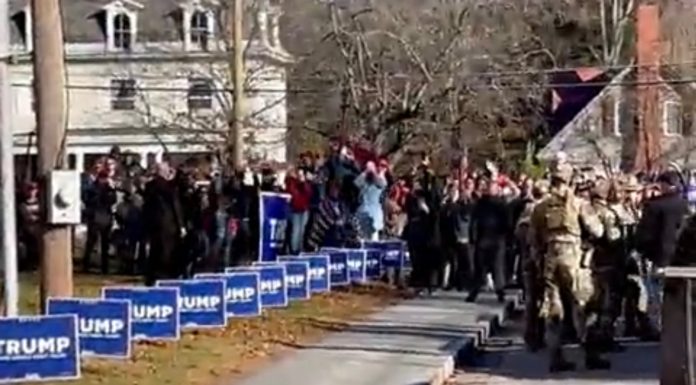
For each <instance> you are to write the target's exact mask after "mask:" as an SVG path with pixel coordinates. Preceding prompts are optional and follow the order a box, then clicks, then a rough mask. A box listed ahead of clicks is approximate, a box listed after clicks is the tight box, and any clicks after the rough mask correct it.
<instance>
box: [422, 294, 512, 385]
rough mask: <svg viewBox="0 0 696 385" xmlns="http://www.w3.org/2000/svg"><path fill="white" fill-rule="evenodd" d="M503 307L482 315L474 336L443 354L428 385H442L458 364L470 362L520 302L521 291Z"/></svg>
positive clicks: (454, 345)
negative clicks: (498, 310)
mask: <svg viewBox="0 0 696 385" xmlns="http://www.w3.org/2000/svg"><path fill="white" fill-rule="evenodd" d="M510 297H511V298H510V299H508V300H507V302H506V304H505V307H504V308H503V309H502V311H500V312H494V313H491V314H486V315H483V316H482V317H481V318H482V319H481V320H479V321H478V322H477V326H478V330H477V331H476V332H475V335H472V336H467V337H464V338H461V339H459V340H458V341H455V342H454V343H452V344H451V347H450V348H449V349H447V351H446V352H445V356H444V357H443V358H444V362H443V363H442V365H441V366H440V367H439V368H437V369H435V371H434V373H432V374H431V375H430V380H429V382H428V384H429V385H443V384H445V383H446V382H447V380H449V379H450V378H451V377H452V376H453V375H454V371H455V369H456V367H457V365H458V364H462V363H467V362H472V361H473V360H474V358H475V356H476V353H477V350H478V348H479V347H480V346H482V345H483V344H485V343H486V341H487V340H488V338H490V336H491V335H492V334H494V333H495V332H496V331H497V330H498V329H499V328H500V327H501V325H502V324H503V323H504V322H505V321H506V320H507V318H508V317H509V316H510V314H511V313H512V312H513V311H514V310H515V309H517V308H518V307H519V306H520V304H521V302H522V293H521V291H514V292H513V293H511V296H510Z"/></svg>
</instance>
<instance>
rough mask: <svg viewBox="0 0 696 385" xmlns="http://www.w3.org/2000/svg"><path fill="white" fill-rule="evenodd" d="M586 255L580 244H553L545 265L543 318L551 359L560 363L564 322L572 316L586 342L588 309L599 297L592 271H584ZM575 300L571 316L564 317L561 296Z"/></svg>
mask: <svg viewBox="0 0 696 385" xmlns="http://www.w3.org/2000/svg"><path fill="white" fill-rule="evenodd" d="M582 258H583V254H582V250H581V247H580V244H579V243H560V242H559V243H551V244H549V245H548V249H547V252H546V255H545V257H544V262H543V264H542V275H543V282H544V286H543V290H544V294H543V302H542V305H541V309H540V312H539V314H540V316H541V317H542V318H544V319H545V320H546V339H547V345H548V347H549V353H550V354H551V359H554V360H555V359H558V358H559V353H560V351H561V344H562V340H561V338H562V331H563V330H562V329H563V318H564V317H566V316H571V317H572V319H573V324H574V326H575V329H576V331H577V334H578V337H579V338H580V340H581V341H582V342H585V341H586V337H587V331H588V326H589V325H590V324H591V323H592V322H591V320H589V319H588V312H587V305H588V303H589V302H590V301H591V300H592V299H593V297H594V296H595V288H594V284H595V282H594V280H593V277H592V273H591V271H590V270H589V269H586V268H581V262H582ZM562 293H566V294H567V295H569V297H570V298H573V303H572V306H571V309H572V310H571V314H564V311H563V303H562V301H561V294H562Z"/></svg>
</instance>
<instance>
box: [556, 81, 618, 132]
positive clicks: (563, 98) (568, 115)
mask: <svg viewBox="0 0 696 385" xmlns="http://www.w3.org/2000/svg"><path fill="white" fill-rule="evenodd" d="M615 75H617V71H603V70H601V69H598V68H593V67H586V68H578V69H573V70H568V71H561V72H555V73H553V74H552V75H551V79H550V85H551V93H550V97H551V103H549V105H550V110H549V112H548V114H547V122H548V125H549V132H550V133H551V134H552V135H555V134H557V133H558V132H559V131H561V130H562V129H563V127H565V126H566V125H567V124H568V123H570V122H571V121H572V120H573V118H575V116H576V115H577V114H578V113H579V112H580V111H582V109H583V108H585V106H587V104H588V103H589V102H590V101H592V99H594V98H595V97H596V96H597V95H598V94H599V93H600V92H601V91H602V90H603V89H604V85H603V84H605V83H608V82H609V81H611V79H612V78H613V77H614V76H615ZM583 83H585V84H591V83H601V84H600V85H596V86H595V85H587V86H582V87H568V85H574V84H583ZM554 85H555V87H554Z"/></svg>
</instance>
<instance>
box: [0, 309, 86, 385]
mask: <svg viewBox="0 0 696 385" xmlns="http://www.w3.org/2000/svg"><path fill="white" fill-rule="evenodd" d="M77 323H78V321H77V315H75V314H71V315H46V316H32V317H17V318H0V383H9V382H28V381H31V382H35V381H55V380H76V379H79V378H80V345H79V342H78V338H79V337H78V335H77V334H78V332H77Z"/></svg>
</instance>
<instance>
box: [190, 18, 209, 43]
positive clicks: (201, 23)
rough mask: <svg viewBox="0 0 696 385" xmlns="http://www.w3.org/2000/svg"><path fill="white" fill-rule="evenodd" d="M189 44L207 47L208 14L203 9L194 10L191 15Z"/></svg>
mask: <svg viewBox="0 0 696 385" xmlns="http://www.w3.org/2000/svg"><path fill="white" fill-rule="evenodd" d="M189 35H190V36H191V45H192V46H197V47H200V48H201V49H203V50H207V49H208V38H209V35H210V18H209V14H208V13H206V12H203V11H195V12H193V14H192V15H191V21H190V31H189Z"/></svg>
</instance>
